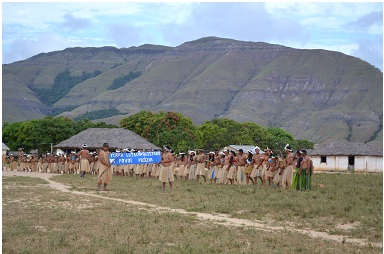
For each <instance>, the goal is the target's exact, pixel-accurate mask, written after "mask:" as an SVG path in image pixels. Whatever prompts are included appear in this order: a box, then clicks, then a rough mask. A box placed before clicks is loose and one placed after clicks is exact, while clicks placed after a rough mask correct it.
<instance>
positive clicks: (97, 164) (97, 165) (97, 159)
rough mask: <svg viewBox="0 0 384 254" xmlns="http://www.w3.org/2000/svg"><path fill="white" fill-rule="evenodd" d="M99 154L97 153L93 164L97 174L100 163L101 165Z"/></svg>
mask: <svg viewBox="0 0 384 254" xmlns="http://www.w3.org/2000/svg"><path fill="white" fill-rule="evenodd" d="M97 154H98V153H96V155H95V164H94V165H93V171H94V173H95V174H96V175H98V174H99V165H100V161H99V156H98V155H97Z"/></svg>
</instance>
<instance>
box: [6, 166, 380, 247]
mask: <svg viewBox="0 0 384 254" xmlns="http://www.w3.org/2000/svg"><path fill="white" fill-rule="evenodd" d="M2 175H3V178H4V177H12V176H27V177H37V178H41V179H44V180H46V181H47V182H48V183H49V186H50V187H51V188H53V189H55V190H59V191H62V192H66V193H72V194H73V195H84V196H90V197H96V198H101V199H108V200H112V201H116V202H122V203H125V204H130V205H134V206H137V207H138V208H139V209H146V210H152V211H156V212H164V213H166V212H168V213H178V214H186V215H195V216H196V217H197V218H199V219H200V220H201V221H206V222H208V221H209V223H217V224H220V225H224V226H227V227H248V228H254V229H257V230H263V231H291V232H297V233H301V234H306V235H308V236H310V237H312V238H322V239H324V240H331V241H337V242H344V243H346V244H348V243H353V244H358V245H367V244H368V242H367V240H366V239H357V238H345V237H344V236H342V235H333V234H332V235H330V234H328V233H325V232H318V231H315V230H312V229H310V228H307V229H299V228H295V227H294V225H291V226H290V227H278V226H273V222H272V221H268V222H266V221H251V220H246V219H238V218H232V217H230V216H229V215H227V214H218V213H215V214H209V213H199V212H188V211H186V210H184V209H174V208H169V207H162V206H157V205H153V204H149V203H144V202H138V201H134V200H125V199H117V198H111V197H107V196H101V195H97V194H93V193H85V192H80V191H71V190H69V187H68V186H65V185H63V184H61V183H58V182H55V181H52V180H51V179H50V178H51V176H53V175H52V174H48V173H37V172H12V171H2ZM357 226H358V225H356V224H343V225H339V226H338V227H339V228H353V227H357ZM369 244H371V245H374V246H376V247H383V245H382V243H378V244H372V243H369Z"/></svg>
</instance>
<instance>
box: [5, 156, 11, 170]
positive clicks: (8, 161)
mask: <svg viewBox="0 0 384 254" xmlns="http://www.w3.org/2000/svg"><path fill="white" fill-rule="evenodd" d="M5 170H11V158H9V156H6V157H5Z"/></svg>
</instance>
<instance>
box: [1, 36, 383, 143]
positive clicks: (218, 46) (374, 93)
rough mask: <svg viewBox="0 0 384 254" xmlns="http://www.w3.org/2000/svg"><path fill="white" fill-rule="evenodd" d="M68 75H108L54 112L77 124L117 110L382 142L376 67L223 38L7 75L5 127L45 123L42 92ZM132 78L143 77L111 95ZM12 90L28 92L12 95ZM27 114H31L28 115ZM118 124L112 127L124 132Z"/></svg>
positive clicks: (76, 55)
mask: <svg viewBox="0 0 384 254" xmlns="http://www.w3.org/2000/svg"><path fill="white" fill-rule="evenodd" d="M66 70H68V71H69V72H70V75H71V76H73V77H76V76H80V75H82V74H84V73H85V74H89V73H93V72H95V71H98V72H100V74H98V75H97V76H95V77H92V78H89V79H86V80H84V81H82V82H80V83H78V84H76V85H75V86H74V87H72V88H71V89H70V90H69V92H68V93H67V94H65V95H64V96H63V97H61V98H60V99H59V100H58V101H57V102H56V103H54V104H53V107H52V108H51V109H50V110H51V111H52V110H57V112H60V110H64V112H63V113H61V114H60V115H62V116H67V117H70V118H75V117H77V116H80V115H82V114H85V113H87V112H93V111H99V110H104V111H105V110H108V109H110V110H111V111H112V109H114V112H122V113H123V115H122V117H123V116H129V115H132V114H134V113H137V112H139V111H140V110H153V111H160V110H162V111H177V112H179V113H182V114H185V115H186V116H188V117H190V118H191V119H192V120H193V122H194V123H195V124H200V123H202V122H204V121H205V120H211V119H212V118H217V117H227V118H230V119H233V120H236V121H241V122H244V121H253V122H256V123H258V124H260V125H262V126H264V127H281V128H283V129H285V130H287V131H289V132H290V133H292V134H293V135H294V136H295V137H297V138H301V139H308V140H311V141H315V142H326V141H330V140H350V141H361V142H368V141H378V140H379V141H382V97H381V95H382V73H381V72H380V71H378V70H377V69H376V68H374V67H373V66H372V65H370V64H368V63H367V62H365V61H362V60H361V59H358V58H355V57H352V56H348V55H345V54H342V53H340V52H336V51H327V50H321V49H313V50H306V49H294V48H290V47H286V46H282V45H275V44H268V43H265V42H243V41H237V40H233V39H225V38H218V37H205V38H201V39H198V40H195V41H189V42H185V43H183V44H181V45H180V46H177V47H167V46H161V45H150V44H144V45H141V46H138V47H129V48H122V49H117V48H114V47H102V48H68V49H64V50H62V51H55V52H49V53H42V54H38V55H36V56H33V57H31V58H29V59H26V60H24V61H19V62H16V63H12V64H7V65H3V121H20V120H28V119H29V118H28V116H31V117H32V118H40V117H43V116H44V115H45V114H46V112H47V111H49V107H48V106H47V105H44V104H43V103H41V101H40V100H39V99H38V96H36V94H35V95H34V91H37V89H50V88H52V86H53V84H54V81H55V78H56V77H57V76H58V75H59V74H60V73H63V72H64V71H66ZM130 72H140V73H141V75H140V76H139V77H137V78H135V79H133V80H131V81H129V82H127V83H126V84H125V85H124V86H122V87H120V88H118V89H116V90H108V87H109V86H110V85H111V84H112V83H113V81H114V80H116V79H118V78H122V77H124V76H126V75H128V74H129V73H130ZM5 77H6V79H5ZM12 83H18V87H19V86H23V85H24V86H25V87H26V88H23V89H21V87H20V89H21V90H20V91H21V92H19V96H15V95H14V94H13V95H12V94H11V91H12ZM25 89H27V90H25ZM26 95H28V97H25V96H26ZM378 95H380V96H378ZM23 96H24V97H23ZM22 98H27V99H26V100H30V102H28V103H27V102H26V101H25V100H24V99H22ZM19 104H20V106H19ZM23 105H24V106H25V105H29V106H28V107H29V109H30V110H29V111H30V112H31V113H30V114H25V113H24V114H21V113H19V111H22V110H21V109H20V108H23V107H22V106H23ZM31 105H33V106H31ZM10 109H13V110H16V111H17V113H14V114H9V113H8V110H10ZM66 109H70V110H66ZM24 110H25V108H24ZM119 118H120V117H119V116H116V115H111V116H110V117H107V118H103V119H105V120H106V121H112V123H115V124H118V121H119V120H118V119H119ZM103 119H99V120H103ZM99 120H98V121H99ZM375 133H376V134H375ZM373 136H375V137H374V138H373V140H370V139H371V138H372V137H373Z"/></svg>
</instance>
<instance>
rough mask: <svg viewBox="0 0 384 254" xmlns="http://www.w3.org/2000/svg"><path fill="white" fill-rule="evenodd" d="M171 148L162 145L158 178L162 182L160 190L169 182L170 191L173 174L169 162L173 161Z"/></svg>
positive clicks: (163, 189)
mask: <svg viewBox="0 0 384 254" xmlns="http://www.w3.org/2000/svg"><path fill="white" fill-rule="evenodd" d="M170 150H171V148H170V147H169V146H164V150H163V154H162V156H161V167H160V176H159V180H160V181H161V182H162V191H165V183H167V182H168V183H169V188H170V190H171V191H172V183H173V181H174V176H173V172H172V168H171V164H172V162H173V161H174V157H173V155H172V154H171V153H170Z"/></svg>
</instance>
